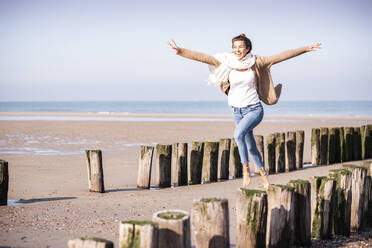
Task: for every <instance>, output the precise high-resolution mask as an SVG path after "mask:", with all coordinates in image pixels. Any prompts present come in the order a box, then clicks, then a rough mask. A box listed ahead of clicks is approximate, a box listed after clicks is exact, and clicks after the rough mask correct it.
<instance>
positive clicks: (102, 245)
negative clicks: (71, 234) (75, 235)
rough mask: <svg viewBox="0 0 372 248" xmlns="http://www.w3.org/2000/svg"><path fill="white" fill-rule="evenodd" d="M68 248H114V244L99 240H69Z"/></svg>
mask: <svg viewBox="0 0 372 248" xmlns="http://www.w3.org/2000/svg"><path fill="white" fill-rule="evenodd" d="M67 247H68V248H114V243H113V242H111V241H109V240H106V239H101V238H79V239H72V240H69V241H68V243H67Z"/></svg>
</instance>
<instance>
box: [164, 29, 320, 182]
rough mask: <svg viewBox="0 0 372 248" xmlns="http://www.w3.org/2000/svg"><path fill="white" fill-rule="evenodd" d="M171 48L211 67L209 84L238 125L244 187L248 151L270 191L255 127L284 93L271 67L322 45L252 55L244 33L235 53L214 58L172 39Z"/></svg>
mask: <svg viewBox="0 0 372 248" xmlns="http://www.w3.org/2000/svg"><path fill="white" fill-rule="evenodd" d="M169 45H170V47H171V48H173V49H174V50H176V51H177V54H178V55H180V56H183V57H185V58H188V59H192V60H196V61H200V62H203V63H207V64H209V69H210V75H209V79H208V81H209V82H210V83H212V84H216V85H218V86H220V88H221V90H222V91H223V92H224V93H225V94H227V95H228V104H229V105H230V106H231V108H232V110H233V115H234V121H235V124H236V128H235V131H234V138H235V140H236V143H237V145H238V149H239V155H240V159H241V162H242V164H243V187H247V186H248V184H249V183H250V172H249V165H248V162H249V159H248V152H249V154H250V155H251V158H252V160H253V162H254V164H255V165H256V167H257V169H258V171H259V173H260V175H261V177H262V180H263V183H264V187H265V188H266V189H267V187H268V186H269V181H268V178H267V176H268V175H267V172H266V170H265V168H264V166H263V161H262V157H261V155H260V153H259V151H258V149H257V145H256V142H255V140H254V136H253V128H255V127H256V126H257V125H258V124H259V123H260V122H261V121H262V118H263V113H264V111H263V107H262V104H261V101H263V102H264V103H266V104H268V105H272V104H275V103H277V101H278V99H279V96H280V93H281V84H279V85H277V86H276V87H275V88H274V85H273V82H272V79H271V75H270V67H271V65H273V64H276V63H279V62H281V61H284V60H287V59H290V58H292V57H295V56H298V55H300V54H303V53H305V52H310V51H316V50H317V49H318V48H320V45H321V44H320V43H315V44H313V45H311V46H306V47H301V48H298V49H294V50H288V51H285V52H282V53H280V54H278V55H274V56H268V57H263V56H254V55H252V54H251V53H250V51H251V50H252V43H251V41H250V40H249V39H248V38H247V37H246V36H245V35H244V34H240V35H238V36H236V37H234V38H233V39H232V50H233V51H232V53H222V54H216V55H214V56H209V55H206V54H203V53H199V52H195V51H190V50H188V49H185V48H180V47H178V46H177V45H176V43H175V42H174V41H173V40H172V41H170V42H169Z"/></svg>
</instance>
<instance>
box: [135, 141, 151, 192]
mask: <svg viewBox="0 0 372 248" xmlns="http://www.w3.org/2000/svg"><path fill="white" fill-rule="evenodd" d="M153 153H154V147H153V146H141V150H140V157H139V162H138V175H137V188H141V189H149V188H150V182H151V167H152V156H153Z"/></svg>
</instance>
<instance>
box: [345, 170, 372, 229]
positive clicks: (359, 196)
mask: <svg viewBox="0 0 372 248" xmlns="http://www.w3.org/2000/svg"><path fill="white" fill-rule="evenodd" d="M343 168H345V169H347V170H350V171H351V173H352V174H351V222H350V230H351V232H358V231H361V230H363V228H364V227H365V225H366V221H367V220H366V218H367V216H366V213H367V210H366V209H365V208H366V203H365V201H366V200H368V199H367V197H366V194H367V189H366V186H367V169H366V168H365V167H363V166H356V165H349V164H344V165H343Z"/></svg>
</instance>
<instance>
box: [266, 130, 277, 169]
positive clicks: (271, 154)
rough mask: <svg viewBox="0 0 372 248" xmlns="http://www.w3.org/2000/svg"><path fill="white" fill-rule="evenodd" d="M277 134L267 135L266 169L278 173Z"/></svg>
mask: <svg viewBox="0 0 372 248" xmlns="http://www.w3.org/2000/svg"><path fill="white" fill-rule="evenodd" d="M275 147H276V145H275V134H274V133H272V134H269V135H267V136H266V158H267V159H266V162H265V169H266V171H268V172H269V174H274V173H276V166H275Z"/></svg>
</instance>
